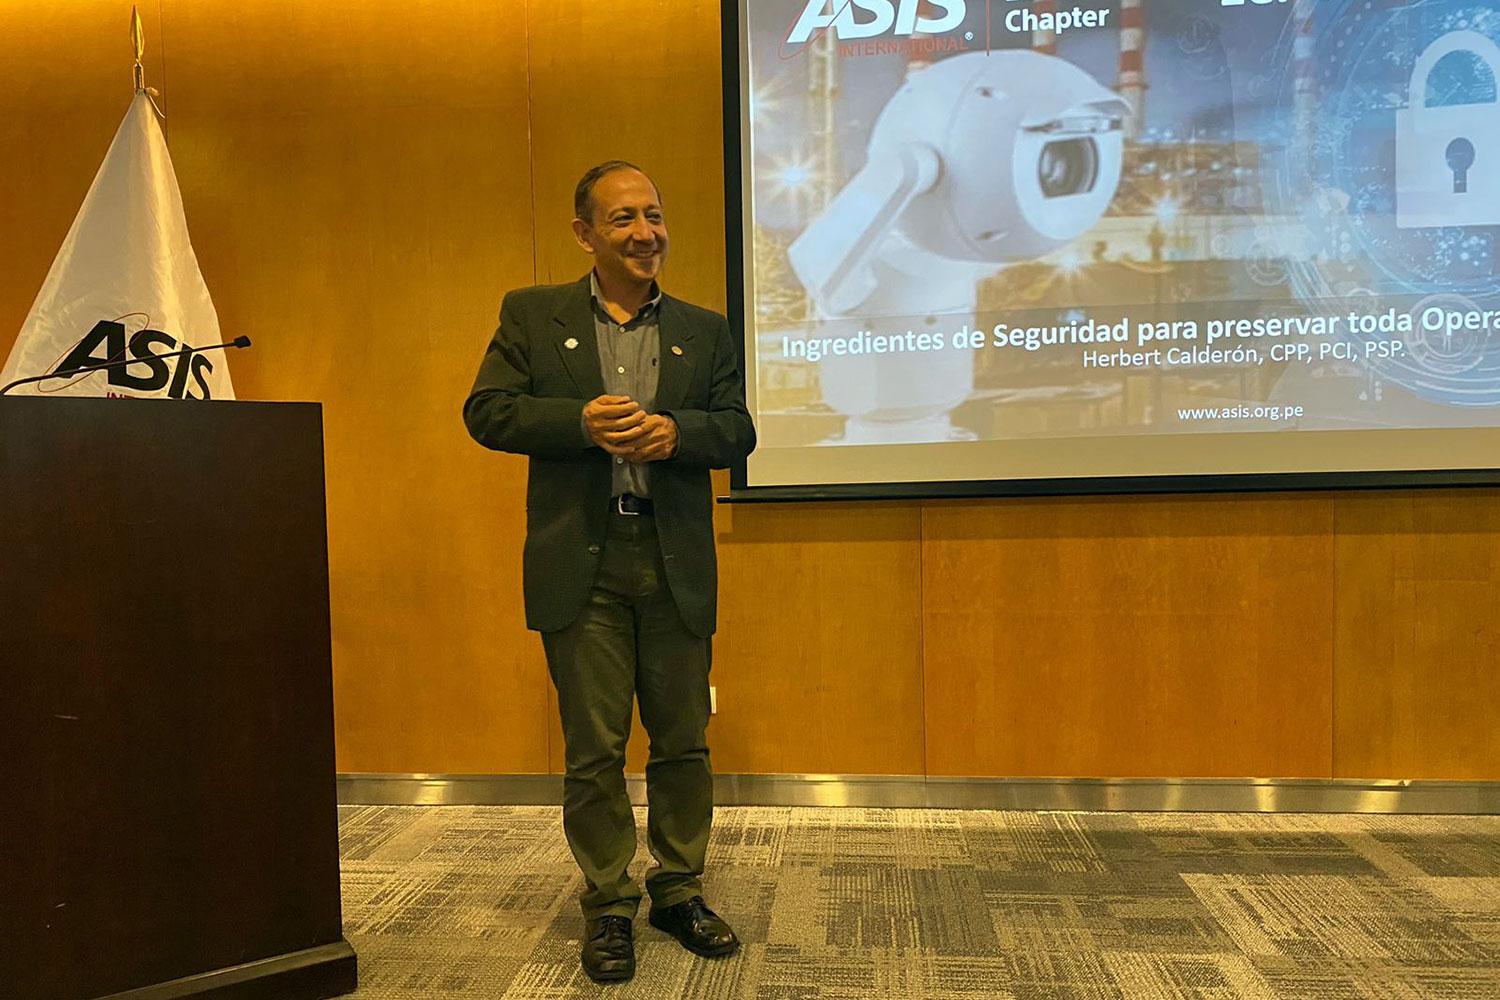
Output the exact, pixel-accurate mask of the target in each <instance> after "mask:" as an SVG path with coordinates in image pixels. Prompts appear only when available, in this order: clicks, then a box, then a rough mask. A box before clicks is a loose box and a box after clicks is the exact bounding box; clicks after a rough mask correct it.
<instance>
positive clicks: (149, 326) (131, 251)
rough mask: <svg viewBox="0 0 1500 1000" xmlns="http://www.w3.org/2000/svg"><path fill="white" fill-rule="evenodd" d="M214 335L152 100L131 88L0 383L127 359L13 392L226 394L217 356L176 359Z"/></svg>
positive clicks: (225, 375) (229, 394)
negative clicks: (128, 101) (122, 116)
mask: <svg viewBox="0 0 1500 1000" xmlns="http://www.w3.org/2000/svg"><path fill="white" fill-rule="evenodd" d="M219 342H220V336H219V317H218V314H217V313H216V312H214V304H213V302H212V301H211V300H210V299H209V297H208V286H206V285H205V284H204V283H203V273H202V272H201V271H199V270H198V258H197V257H196V256H194V254H193V245H192V243H191V242H189V240H188V231H187V220H186V219H185V218H184V216H183V212H182V193H181V191H180V190H179V189H178V187H177V177H176V175H174V174H173V172H172V161H171V159H170V157H168V155H167V143H166V139H165V138H164V137H163V136H162V132H161V126H160V125H159V124H157V121H156V114H155V112H154V110H153V109H152V107H151V101H150V99H149V98H148V97H147V96H146V95H145V94H143V93H137V94H136V95H135V101H134V102H133V103H132V104H131V105H130V110H129V111H128V112H126V114H125V120H124V121H123V122H121V123H120V130H119V131H118V132H116V133H115V138H114V142H112V143H111V144H110V147H109V152H108V153H106V154H105V156H104V163H103V165H102V166H100V167H99V173H98V174H97V175H96V176H95V177H94V183H93V185H92V186H91V187H90V188H89V193H88V195H87V196H86V197H85V198H84V199H83V207H82V208H80V209H79V210H78V217H77V218H76V219H74V220H73V228H72V229H70V230H68V237H67V239H65V240H63V245H62V249H61V250H59V251H58V252H57V259H56V260H54V261H53V262H52V270H51V271H49V272H48V273H47V280H46V281H45V282H43V283H42V290H41V292H39V293H38V294H37V297H36V302H35V303H34V304H33V305H32V307H31V314H30V315H29V316H27V317H26V323H25V325H24V326H22V327H21V334H20V337H19V338H18V339H17V340H16V344H15V347H14V348H12V349H11V352H10V358H9V359H7V361H6V362H5V369H4V372H3V374H0V384H4V383H6V382H10V381H12V380H13V379H18V378H26V377H28V376H31V375H41V374H44V373H47V372H52V371H60V370H66V369H70V368H77V367H79V366H80V365H91V364H100V363H103V362H107V361H112V360H116V359H124V358H126V357H129V358H138V359H140V360H139V361H135V362H133V363H132V364H129V365H124V366H121V367H119V368H115V369H112V370H110V371H107V372H94V373H92V374H87V375H78V376H74V377H72V378H64V377H59V378H56V379H50V380H48V381H45V382H39V383H37V382H33V383H31V384H29V385H24V386H17V387H16V388H15V389H12V390H11V391H10V395H22V394H31V395H40V396H46V395H58V396H112V395H113V396H136V397H148V396H149V397H165V398H174V399H210V398H211V399H233V398H234V386H233V385H232V384H231V383H230V381H229V365H228V362H227V360H226V359H225V357H224V356H223V354H222V353H220V352H217V351H214V352H209V353H207V354H196V355H191V356H189V357H182V356H181V354H180V352H181V351H182V350H184V349H185V348H187V347H202V346H204V345H207V344H217V343H219Z"/></svg>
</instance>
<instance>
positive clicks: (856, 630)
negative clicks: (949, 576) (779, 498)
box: [710, 504, 924, 774]
mask: <svg viewBox="0 0 1500 1000" xmlns="http://www.w3.org/2000/svg"><path fill="white" fill-rule="evenodd" d="M920 516H921V511H920V510H919V509H918V508H917V507H916V506H915V505H911V504H844V505H840V504H790V505H774V506H769V505H768V506H761V505H755V506H746V507H737V508H734V509H733V510H731V511H723V512H721V517H720V520H719V527H720V532H719V565H720V581H721V585H720V599H719V619H720V631H719V637H718V639H717V643H716V646H715V656H714V671H713V674H714V685H715V686H716V687H717V688H718V693H719V714H718V716H716V717H715V719H714V722H713V726H712V728H711V730H710V732H711V734H712V739H711V744H712V747H713V752H714V759H715V766H716V767H717V768H718V769H719V770H721V771H738V772H747V773H761V772H790V773H836V774H837V773H842V774H921V773H923V767H924V760H923V757H924V750H923V714H922V632H921V629H922V615H921V603H922V590H921V587H922V581H921V547H920V541H919V538H918V530H919V524H920Z"/></svg>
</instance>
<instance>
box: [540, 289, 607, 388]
mask: <svg viewBox="0 0 1500 1000" xmlns="http://www.w3.org/2000/svg"><path fill="white" fill-rule="evenodd" d="M552 322H553V323H555V324H557V325H556V328H555V329H554V330H553V333H554V334H555V335H556V336H555V338H554V340H553V343H554V344H555V345H556V347H557V352H558V353H559V354H561V355H562V360H563V366H564V367H565V368H567V369H568V374H569V375H571V376H572V377H573V382H574V383H575V384H576V385H577V386H578V389H579V391H580V392H582V393H583V398H584V399H597V398H598V397H600V396H602V395H604V373H603V371H601V370H600V367H599V338H598V336H597V335H596V334H595V332H594V313H593V309H592V306H591V304H590V295H589V279H588V277H587V276H586V275H585V276H584V279H583V280H582V281H581V282H578V283H576V284H574V285H573V286H572V287H571V288H569V289H568V292H567V295H566V296H565V297H564V300H563V304H562V308H560V309H559V310H558V311H557V315H555V316H553V317H552ZM570 344H571V345H572V346H569V345H570Z"/></svg>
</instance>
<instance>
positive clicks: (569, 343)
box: [563, 337, 578, 351]
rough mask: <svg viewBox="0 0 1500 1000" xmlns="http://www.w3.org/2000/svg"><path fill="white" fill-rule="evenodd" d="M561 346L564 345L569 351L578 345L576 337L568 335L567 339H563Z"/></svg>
mask: <svg viewBox="0 0 1500 1000" xmlns="http://www.w3.org/2000/svg"><path fill="white" fill-rule="evenodd" d="M563 346H564V347H566V348H567V349H568V350H570V351H571V350H573V349H574V348H575V347H577V346H578V338H577V337H569V338H568V339H567V340H565V341H563Z"/></svg>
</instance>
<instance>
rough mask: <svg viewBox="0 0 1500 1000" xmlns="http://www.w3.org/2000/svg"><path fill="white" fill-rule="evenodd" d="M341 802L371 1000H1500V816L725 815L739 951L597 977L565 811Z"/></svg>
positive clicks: (647, 954)
mask: <svg viewBox="0 0 1500 1000" xmlns="http://www.w3.org/2000/svg"><path fill="white" fill-rule="evenodd" d="M339 816H340V826H341V839H342V854H343V872H344V874H343V884H344V928H345V933H346V935H347V936H348V938H349V941H350V942H351V943H352V944H353V945H354V948H355V950H356V951H357V952H358V953H359V963H360V982H361V986H360V989H359V991H358V993H356V994H355V996H356V997H365V998H369V1000H408V998H410V1000H417V998H422V1000H429V998H436V1000H449V998H471V997H472V998H479V997H483V998H486V1000H501V998H528V1000H529V998H537V1000H549V998H563V997H609V998H611V1000H636V998H667V997H672V998H677V997H691V998H695V1000H698V998H701V1000H719V998H723V1000H729V998H736V1000H751V998H754V1000H822V998H853V997H880V998H891V1000H906V998H924V1000H978V998H991V997H994V998H1014V1000H1106V998H1127V1000H1179V998H1182V1000H1186V998H1194V1000H1197V998H1202V1000H1230V998H1241V997H1244V998H1255V1000H1270V998H1306V1000H1407V998H1424V1000H1426V998H1431V1000H1460V998H1462V1000H1500V817H1422V816H1402V817H1397V816H1317V815H1271V816H1263V815H1236V814H1202V813H1199V814H1123V813H1107V814H1080V813H1026V812H964V811H950V810H916V809H912V810H883V809H776V808H751V807H741V808H721V809H719V810H718V811H717V813H716V815H715V825H714V836H713V842H712V845H711V847H710V851H709V873H708V876H707V879H706V882H707V887H708V897H709V904H710V905H711V906H713V907H714V908H715V909H716V910H718V911H719V912H720V913H721V914H723V915H724V916H725V917H726V918H727V919H728V920H729V921H730V922H731V923H732V924H733V925H734V927H735V929H736V930H737V931H738V933H739V935H740V938H741V940H743V941H744V947H743V948H742V949H741V951H740V953H739V954H738V955H736V956H734V957H733V958H730V959H727V960H719V961H707V960H704V959H699V958H695V957H693V956H692V955H689V954H688V953H687V952H685V951H683V950H682V949H681V948H680V947H679V946H678V945H677V944H676V942H674V941H672V940H671V939H669V938H667V937H666V936H665V935H663V934H662V933H661V932H659V931H657V930H655V929H654V928H652V927H650V926H649V925H648V924H647V923H646V921H645V906H644V904H643V906H642V912H641V913H640V915H639V917H638V919H637V921H636V949H637V957H638V964H639V971H638V972H637V974H636V978H635V979H634V980H633V981H632V982H630V983H627V984H624V985H616V986H610V987H600V986H595V985H594V984H593V983H591V982H589V980H588V979H587V978H585V977H584V975H583V974H582V972H581V971H580V969H579V966H578V944H579V942H578V939H579V936H580V934H581V932H582V927H583V922H582V918H581V916H580V913H579V910H578V906H577V902H576V899H577V895H578V893H579V891H580V890H581V888H582V880H581V878H580V877H579V875H578V873H577V870H576V869H575V868H574V866H573V861H572V858H571V856H570V855H569V854H568V849H567V845H566V844H565V843H564V841H563V837H562V827H561V814H560V811H559V810H558V809H556V808H548V807H499V806H489V807H433V806H415V807H393V806H346V807H343V808H341V809H340V811H339ZM637 825H638V828H639V829H640V830H641V832H642V835H644V830H645V822H644V815H643V814H642V813H641V811H639V810H638V811H637ZM647 857H648V856H647V854H646V850H645V846H644V843H643V844H642V845H641V847H640V851H639V854H638V855H637V861H636V865H637V868H638V869H641V870H643V869H644V867H645V865H646V863H647ZM633 870H636V869H633Z"/></svg>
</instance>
